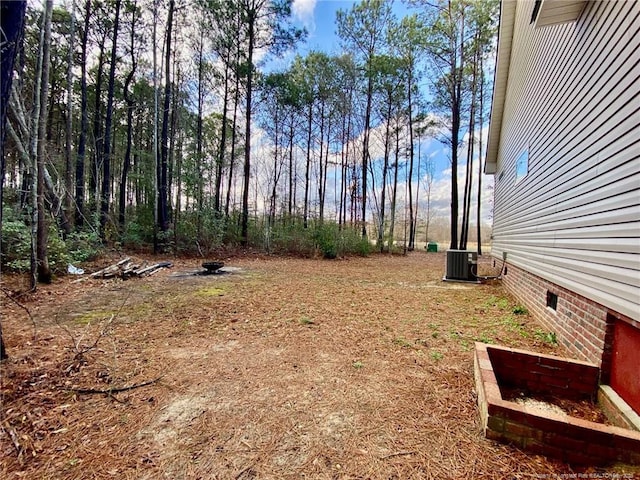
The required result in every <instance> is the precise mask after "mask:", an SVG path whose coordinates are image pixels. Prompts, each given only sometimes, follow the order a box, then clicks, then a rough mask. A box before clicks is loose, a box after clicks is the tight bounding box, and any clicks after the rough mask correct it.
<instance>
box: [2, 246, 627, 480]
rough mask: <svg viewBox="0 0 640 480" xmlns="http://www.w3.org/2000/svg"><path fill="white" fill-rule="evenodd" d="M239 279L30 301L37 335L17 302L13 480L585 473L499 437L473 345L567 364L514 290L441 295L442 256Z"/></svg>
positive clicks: (279, 261)
mask: <svg viewBox="0 0 640 480" xmlns="http://www.w3.org/2000/svg"><path fill="white" fill-rule="evenodd" d="M117 259H118V257H115V256H114V257H111V258H107V259H104V260H103V261H102V263H101V264H100V265H94V266H93V267H94V270H97V269H98V268H99V267H102V266H106V265H108V264H110V263H113V261H116V260H117ZM225 263H226V266H230V267H235V268H237V270H236V269H235V268H234V269H232V270H233V271H231V272H230V273H226V274H223V275H215V276H191V275H184V273H187V272H192V271H194V270H197V269H198V268H199V266H200V260H179V259H178V260H174V266H173V268H171V269H165V270H162V271H160V272H158V273H157V274H155V275H153V276H150V277H145V278H136V279H131V280H127V281H122V280H106V281H105V280H84V281H77V280H78V278H77V277H71V276H68V277H64V278H61V279H59V280H58V281H57V282H56V283H55V284H53V285H51V286H44V287H41V288H40V289H39V290H38V293H37V294H36V295H34V296H31V297H29V298H27V297H21V299H20V302H21V303H22V304H23V305H24V307H26V308H27V309H28V310H29V313H30V315H31V317H32V318H31V319H30V318H29V316H28V315H27V312H26V311H25V310H24V309H23V308H21V307H20V306H19V305H17V304H16V303H15V302H13V301H12V300H10V299H9V298H8V297H7V295H6V294H3V295H2V312H3V313H2V326H3V329H4V334H5V340H6V343H7V347H8V350H9V354H10V355H11V357H10V359H9V360H7V361H5V362H4V363H3V364H2V366H1V367H0V387H1V391H0V402H1V405H0V407H1V408H0V412H1V416H0V426H1V428H0V478H3V479H5V478H6V479H18V478H34V479H36V478H37V479H41V478H42V479H44V478H51V479H54V478H55V479H86V478H140V479H156V478H171V479H245V480H247V479H298V478H312V479H334V478H335V479H431V478H433V479H436V478H437V479H447V478H451V479H458V478H460V479H462V478H495V479H502V478H504V479H518V478H561V477H560V475H563V474H570V473H573V472H574V470H572V469H571V467H569V466H567V465H564V464H561V463H556V462H553V461H550V460H547V459H545V458H544V457H539V456H532V455H527V454H524V453H523V452H520V451H519V450H517V449H515V448H512V447H509V446H504V445H501V444H498V443H495V442H492V441H489V440H486V439H484V438H483V436H482V432H481V430H480V426H479V421H478V412H477V407H476V403H475V400H476V398H475V393H474V382H473V353H472V349H473V344H474V341H485V342H494V343H499V344H502V345H508V346H518V347H523V348H527V349H531V350H535V351H540V352H545V353H556V354H562V355H566V352H565V351H563V350H562V349H561V348H560V347H556V346H553V345H551V344H549V343H548V338H549V337H548V336H545V335H544V333H545V332H542V331H541V329H540V326H539V325H538V324H536V322H535V320H534V319H533V318H531V317H530V316H529V315H527V314H519V315H516V314H515V313H514V307H516V304H515V302H514V301H513V300H512V299H511V298H510V297H509V296H508V295H507V294H506V293H505V292H504V291H503V289H502V287H501V286H500V284H499V283H495V284H491V285H490V284H485V285H467V284H458V283H446V282H442V281H441V278H442V275H443V272H444V256H443V254H425V253H423V252H416V253H412V254H410V255H408V256H406V257H402V256H372V257H369V258H352V259H347V260H335V261H323V260H308V259H295V258H268V257H258V256H256V257H248V256H245V257H243V258H232V259H227V260H225ZM490 267H491V265H488V266H485V270H486V271H487V273H490V271H491V268H490ZM15 281H16V280H15V278H12V277H7V276H4V277H3V288H4V289H5V290H6V289H11V288H14V287H15ZM516 310H518V309H516ZM129 387H133V388H129ZM127 388H129V389H127ZM100 392H106V393H100ZM625 468H628V467H624V466H618V467H615V468H614V469H613V470H610V471H609V472H622V473H626V472H628V471H627V470H625ZM576 471H581V472H594V474H598V475H600V474H603V471H601V470H595V469H586V470H585V469H584V468H583V469H581V470H576ZM636 473H637V472H636ZM632 475H634V473H630V474H629V476H628V477H627V478H632ZM563 478H568V477H563ZM593 478H599V477H593Z"/></svg>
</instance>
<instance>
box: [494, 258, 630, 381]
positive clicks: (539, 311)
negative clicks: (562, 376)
mask: <svg viewBox="0 0 640 480" xmlns="http://www.w3.org/2000/svg"><path fill="white" fill-rule="evenodd" d="M502 281H503V284H504V286H505V288H506V289H507V291H509V292H510V293H511V294H512V295H514V296H515V297H516V298H518V299H519V300H520V301H521V302H522V303H524V304H525V305H527V308H528V309H529V311H530V312H531V313H532V314H533V315H534V316H535V317H536V319H537V320H538V321H539V322H540V323H541V324H542V325H543V326H544V328H545V329H546V330H548V331H550V332H553V333H555V334H556V336H557V339H558V342H559V343H561V344H562V345H563V346H565V347H566V348H567V349H568V350H569V351H571V352H573V354H574V355H575V356H576V357H577V358H579V359H581V360H586V361H588V362H591V363H594V364H596V365H598V366H599V367H601V369H602V372H603V375H607V372H609V370H610V366H611V360H612V354H613V352H612V340H613V325H614V323H615V320H621V321H627V322H629V325H632V323H633V321H632V320H631V319H629V318H625V317H622V318H618V319H616V318H615V317H612V316H611V314H610V311H609V309H607V308H606V307H605V306H603V305H600V304H598V303H596V302H594V301H592V300H589V299H588V298H585V297H582V296H581V295H578V294H576V293H575V292H572V291H571V290H567V289H566V288H562V287H560V286H558V285H556V284H553V283H551V282H549V281H548V280H545V279H544V278H541V277H538V276H536V275H533V274H532V273H530V272H527V271H526V270H523V269H521V268H518V267H515V266H513V265H509V266H507V269H506V275H505V274H503V277H502ZM547 292H551V293H553V294H554V295H556V296H557V299H558V300H557V302H558V303H557V307H556V308H555V309H553V308H551V307H547ZM602 380H603V381H604V383H608V379H607V378H603V379H602Z"/></svg>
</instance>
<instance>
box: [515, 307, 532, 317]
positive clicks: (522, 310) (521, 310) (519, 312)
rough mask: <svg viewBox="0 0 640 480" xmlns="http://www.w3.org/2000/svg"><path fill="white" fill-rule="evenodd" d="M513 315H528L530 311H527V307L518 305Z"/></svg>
mask: <svg viewBox="0 0 640 480" xmlns="http://www.w3.org/2000/svg"><path fill="white" fill-rule="evenodd" d="M513 313H514V315H527V314H528V313H529V310H527V307H525V306H523V305H516V306H515V307H513Z"/></svg>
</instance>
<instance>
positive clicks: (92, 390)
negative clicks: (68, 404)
mask: <svg viewBox="0 0 640 480" xmlns="http://www.w3.org/2000/svg"><path fill="white" fill-rule="evenodd" d="M162 377H164V375H160V376H159V377H158V378H154V379H153V380H149V381H146V382H142V383H136V384H135V385H129V386H126V387H116V388H105V389H99V388H69V389H68V390H69V391H71V392H74V393H79V394H81V395H86V394H93V393H97V394H102V395H112V394H114V393H120V392H127V391H129V390H135V389H136V388H141V387H146V386H148V385H153V384H154V383H156V382H158V381H159V380H160V379H161V378H162Z"/></svg>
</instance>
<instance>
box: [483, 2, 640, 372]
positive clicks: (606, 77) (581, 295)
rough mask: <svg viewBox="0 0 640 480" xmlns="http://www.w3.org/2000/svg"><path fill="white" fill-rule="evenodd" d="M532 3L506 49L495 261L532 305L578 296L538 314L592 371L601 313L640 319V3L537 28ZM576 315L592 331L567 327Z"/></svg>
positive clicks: (597, 8) (602, 6) (522, 8)
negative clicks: (552, 295) (524, 285)
mask: <svg viewBox="0 0 640 480" xmlns="http://www.w3.org/2000/svg"><path fill="white" fill-rule="evenodd" d="M532 5H533V2H517V5H515V17H514V24H513V34H512V35H513V36H512V38H507V39H504V40H505V41H509V42H510V47H511V53H510V61H509V66H508V80H507V84H506V90H505V100H504V107H503V110H502V112H501V113H502V116H501V129H500V137H499V144H498V146H497V158H496V163H495V180H496V181H495V193H494V229H493V244H492V255H494V256H495V257H497V258H500V259H502V258H503V254H506V262H507V265H508V268H509V270H508V272H509V273H508V275H507V276H506V277H505V284H506V285H507V288H510V289H512V290H513V293H514V294H515V295H516V296H518V297H520V298H522V297H523V296H526V295H527V293H525V292H522V291H521V292H520V293H519V292H518V291H515V289H516V283H517V282H516V279H515V278H514V277H515V275H514V276H513V277H511V278H512V279H513V280H509V277H510V276H511V275H512V273H516V272H522V275H524V276H527V278H528V279H529V280H528V281H532V279H535V280H536V282H538V284H539V286H540V291H539V292H538V293H536V294H535V295H546V290H548V289H550V288H552V289H553V288H555V289H556V290H559V291H561V292H563V293H566V295H565V298H569V296H571V298H575V301H572V302H569V303H566V304H563V301H562V297H559V300H560V304H559V307H558V311H556V312H554V313H553V315H550V314H549V312H547V311H546V305H545V303H543V305H545V307H544V308H543V310H542V311H541V312H535V313H540V315H541V318H543V319H544V321H545V322H548V325H549V328H550V329H551V330H553V331H556V332H557V333H558V335H559V337H561V341H563V342H564V343H567V344H572V345H573V350H574V351H576V352H579V355H580V356H581V357H583V358H586V359H588V360H591V361H595V362H597V363H600V362H601V361H602V357H603V355H604V356H605V357H606V352H605V335H606V319H607V315H608V314H607V312H609V313H611V312H613V313H614V314H615V315H617V316H619V317H620V318H624V319H626V321H628V323H629V324H630V325H633V326H634V328H639V327H638V325H639V324H638V321H640V2H617V1H611V2H586V3H585V8H584V10H583V11H582V13H581V14H580V16H579V17H578V19H577V21H575V22H571V23H566V24H560V25H553V26H547V27H541V28H535V26H534V25H532V24H531V23H530V22H531V14H532V8H533V7H532ZM503 7H504V6H503ZM510 8H511V10H513V8H514V6H513V4H511V7H510ZM501 32H502V30H501ZM502 41H503V39H502V38H501V39H500V42H501V43H502ZM499 67H500V66H499ZM494 108H495V105H494ZM492 122H493V118H492ZM490 142H491V140H490ZM489 148H491V145H490V147H489ZM523 152H526V155H523ZM525 160H528V165H527V161H525ZM488 161H489V160H488ZM517 163H519V164H520V165H519V166H517V165H516V164H517ZM492 168H493V167H492ZM517 172H518V175H517ZM518 288H521V287H518ZM532 294H533V293H532ZM569 294H570V295H569ZM534 301H537V302H538V303H539V301H540V299H539V298H537V299H534ZM580 302H583V303H584V304H585V305H587V306H588V308H583V307H582V306H581V305H582V303H580ZM562 305H565V306H566V312H565V313H566V315H565V314H563V313H562V312H563V310H562V309H563V308H565V307H564V306H562ZM561 306H562V307H561ZM591 310H594V311H595V310H597V311H598V313H597V314H596V313H593V312H591V313H589V312H590V311H591ZM534 311H535V309H534ZM576 312H586V313H587V314H589V315H592V317H593V318H592V320H593V321H592V322H587V324H586V325H582V326H581V325H580V324H579V323H572V321H571V320H570V319H571V318H572V317H575V316H576ZM540 315H539V316H540ZM581 331H584V342H582V341H580V340H579V339H578V337H580V334H579V332H581ZM578 344H580V345H581V346H578ZM598 356H599V357H600V358H598ZM605 361H606V359H605Z"/></svg>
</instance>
